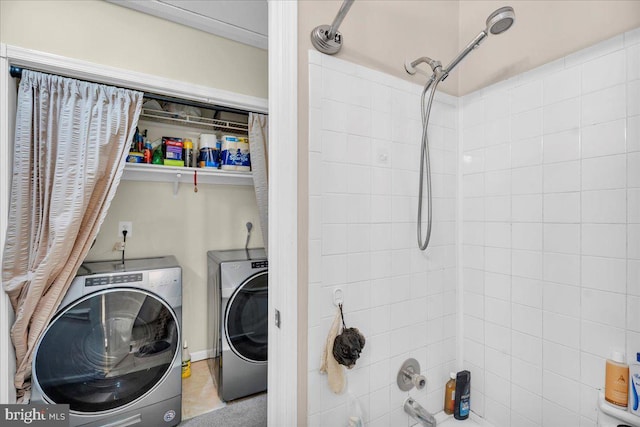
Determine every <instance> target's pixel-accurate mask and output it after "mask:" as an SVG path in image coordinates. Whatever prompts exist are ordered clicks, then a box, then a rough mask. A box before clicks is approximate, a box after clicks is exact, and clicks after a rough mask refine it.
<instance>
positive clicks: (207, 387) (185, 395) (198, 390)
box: [182, 360, 225, 420]
mask: <svg viewBox="0 0 640 427" xmlns="http://www.w3.org/2000/svg"><path fill="white" fill-rule="evenodd" d="M223 406H225V403H224V402H222V401H221V400H220V398H219V397H218V392H217V390H216V388H215V386H214V385H213V379H212V377H211V372H210V371H209V367H208V366H207V361H206V360H200V361H198V362H195V363H192V364H191V376H190V377H189V378H183V379H182V419H183V420H186V419H189V418H193V417H195V416H197V415H200V414H204V413H205V412H209V411H213V410H214V409H219V408H222V407H223Z"/></svg>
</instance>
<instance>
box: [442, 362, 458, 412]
mask: <svg viewBox="0 0 640 427" xmlns="http://www.w3.org/2000/svg"><path fill="white" fill-rule="evenodd" d="M449 377H450V378H451V379H450V380H449V381H447V384H446V385H445V386H444V413H445V414H447V415H451V414H453V409H454V407H455V402H456V373H455V372H451V373H450V374H449Z"/></svg>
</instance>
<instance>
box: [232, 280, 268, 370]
mask: <svg viewBox="0 0 640 427" xmlns="http://www.w3.org/2000/svg"><path fill="white" fill-rule="evenodd" d="M268 277H269V275H268V272H267V271H262V272H260V273H257V274H254V275H253V276H251V277H249V278H248V279H247V280H245V281H244V282H243V283H242V284H241V285H240V286H238V288H237V289H236V291H235V292H234V293H233V294H232V295H231V298H229V303H228V304H227V310H226V315H225V322H224V323H225V332H226V336H227V342H228V343H229V346H230V347H231V350H233V352H234V353H235V354H236V355H238V356H239V357H241V358H243V359H244V360H246V361H248V362H253V363H265V362H266V361H267V343H268V305H267V304H268V299H267V297H268V293H269V283H268Z"/></svg>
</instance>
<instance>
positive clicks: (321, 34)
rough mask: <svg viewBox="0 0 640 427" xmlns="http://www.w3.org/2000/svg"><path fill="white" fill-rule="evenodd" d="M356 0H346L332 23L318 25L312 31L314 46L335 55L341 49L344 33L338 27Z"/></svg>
mask: <svg viewBox="0 0 640 427" xmlns="http://www.w3.org/2000/svg"><path fill="white" fill-rule="evenodd" d="M353 2H354V0H344V2H343V3H342V6H340V10H339V11H338V14H337V15H336V17H335V19H334V20H333V22H332V23H331V25H330V26H329V25H318V26H317V27H315V28H314V29H313V30H312V31H311V43H312V44H313V47H315V48H316V49H317V50H319V51H320V52H322V53H326V54H327V55H334V54H336V53H338V52H339V51H340V48H341V47H342V34H340V33H339V32H338V28H339V27H340V24H342V21H343V20H344V17H345V16H346V15H347V12H349V9H350V8H351V5H352V4H353Z"/></svg>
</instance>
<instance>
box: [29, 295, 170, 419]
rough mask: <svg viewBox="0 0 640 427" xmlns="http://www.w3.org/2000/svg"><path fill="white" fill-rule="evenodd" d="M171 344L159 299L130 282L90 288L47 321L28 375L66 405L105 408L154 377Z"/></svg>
mask: <svg viewBox="0 0 640 427" xmlns="http://www.w3.org/2000/svg"><path fill="white" fill-rule="evenodd" d="M179 343H180V337H179V334H178V320H177V319H176V316H175V314H174V313H173V310H171V308H170V307H169V306H167V304H166V303H165V302H164V301H163V300H162V299H160V298H158V297H157V296H155V295H153V294H151V293H149V292H145V291H143V290H138V289H132V288H125V289H123V288H115V289H113V288H112V289H108V290H104V291H100V292H96V293H94V294H90V295H87V296H85V297H84V298H82V299H80V300H78V301H76V302H74V303H72V304H70V305H69V306H68V307H66V308H65V309H64V310H63V311H62V312H60V314H58V315H57V316H56V317H55V318H54V319H53V320H52V321H51V323H50V324H49V327H48V328H47V330H46V331H45V333H44V335H43V337H42V339H41V341H40V343H39V344H38V347H37V348H36V356H35V361H34V380H35V381H37V382H38V384H39V385H40V387H41V389H42V391H43V393H44V394H45V396H46V397H47V398H48V400H50V401H51V402H52V403H67V404H69V409H70V410H71V411H74V412H80V413H96V412H103V411H108V410H112V409H115V408H119V407H122V406H124V405H127V404H129V403H131V402H133V401H135V400H137V399H138V398H140V397H142V396H144V395H145V394H146V393H147V392H149V390H151V389H152V388H153V387H154V386H155V385H156V384H158V383H159V382H161V381H162V379H163V378H164V376H165V375H166V374H167V372H168V371H169V369H170V368H171V363H172V361H173V359H174V357H175V356H176V354H177V353H178V349H179V347H180V346H179Z"/></svg>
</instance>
